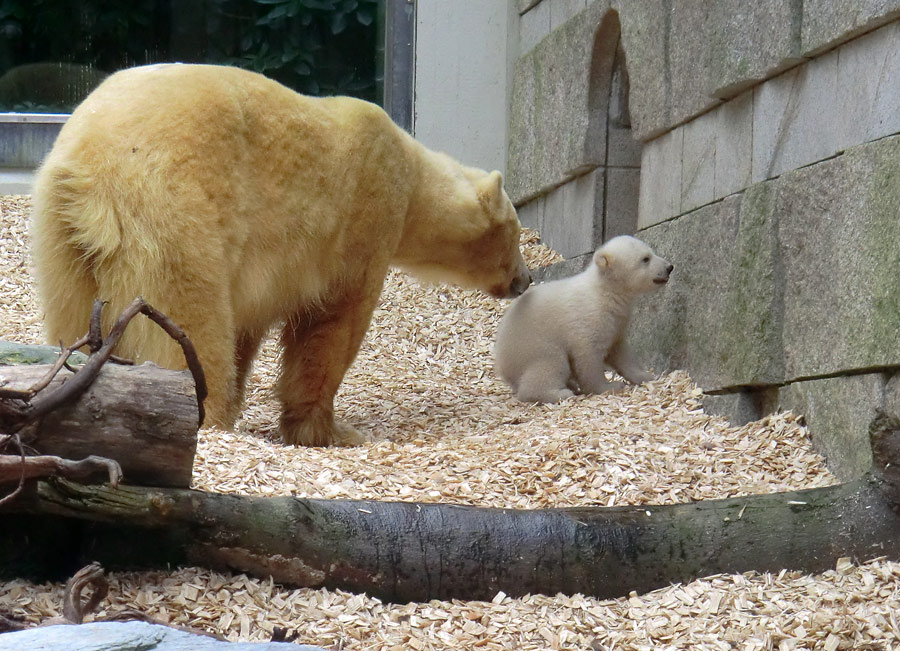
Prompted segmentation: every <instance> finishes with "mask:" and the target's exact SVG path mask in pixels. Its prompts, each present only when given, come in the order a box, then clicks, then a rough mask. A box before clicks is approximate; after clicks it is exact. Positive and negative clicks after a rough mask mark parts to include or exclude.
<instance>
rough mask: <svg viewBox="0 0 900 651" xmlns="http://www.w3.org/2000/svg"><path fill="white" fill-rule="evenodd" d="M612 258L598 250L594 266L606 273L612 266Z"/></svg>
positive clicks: (595, 254)
mask: <svg viewBox="0 0 900 651" xmlns="http://www.w3.org/2000/svg"><path fill="white" fill-rule="evenodd" d="M612 263H613V261H612V256H611V255H610V254H609V253H607V252H605V251H604V250H603V249H597V251H596V252H595V253H594V264H595V265H597V266H598V267H600V270H601V271H605V270H606V269H609V268H610V267H611V266H612Z"/></svg>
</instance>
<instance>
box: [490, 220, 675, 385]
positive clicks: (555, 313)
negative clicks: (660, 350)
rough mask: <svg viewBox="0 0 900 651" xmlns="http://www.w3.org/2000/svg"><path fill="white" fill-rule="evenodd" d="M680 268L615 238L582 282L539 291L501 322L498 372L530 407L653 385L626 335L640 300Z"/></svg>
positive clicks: (496, 346)
mask: <svg viewBox="0 0 900 651" xmlns="http://www.w3.org/2000/svg"><path fill="white" fill-rule="evenodd" d="M672 269H673V266H672V265H671V264H670V263H669V262H668V261H666V260H664V259H663V258H660V257H659V256H657V255H655V254H654V253H653V251H652V250H650V247H649V246H647V245H646V244H645V243H644V242H641V241H640V240H638V239H637V238H634V237H630V236H627V235H622V236H619V237H614V238H612V239H611V240H609V241H608V242H606V244H604V245H603V246H602V247H600V248H599V249H597V251H596V252H595V253H594V256H593V259H592V261H591V264H590V265H588V268H587V269H585V270H584V271H582V272H581V273H580V274H577V275H575V276H571V277H569V278H563V279H560V280H554V281H550V282H547V283H543V284H541V285H536V286H534V287H531V289H529V290H528V291H526V292H525V293H524V294H523V295H522V296H520V297H519V298H517V299H516V300H515V301H514V302H513V303H512V305H510V307H509V309H508V310H507V311H506V313H505V314H504V315H503V318H502V319H501V320H500V325H499V327H498V331H497V340H496V342H495V344H494V359H495V367H496V371H497V373H498V374H499V376H500V377H501V378H502V379H503V380H504V381H505V382H506V383H507V384H509V385H510V386H511V387H512V390H513V393H514V394H515V396H516V398H518V399H519V400H521V401H523V402H557V401H559V400H562V399H564V398H568V397H569V396H572V395H573V394H574V393H602V392H604V391H610V390H615V389H618V388H620V387H621V386H622V384H621V383H619V382H610V381H609V380H607V379H606V376H605V371H606V370H607V369H608V368H610V367H611V368H613V369H615V370H616V371H617V372H618V373H619V375H621V376H622V377H624V378H625V379H626V380H628V381H629V382H631V383H634V384H640V383H641V382H646V381H649V380H652V379H653V375H651V374H650V373H648V372H647V371H644V370H643V369H641V367H640V366H639V365H638V364H637V363H636V362H635V361H634V359H633V357H632V354H631V351H630V350H629V348H628V346H627V344H626V343H625V330H626V327H627V325H628V319H629V316H630V314H631V304H632V302H633V300H634V298H635V297H636V296H638V295H639V294H644V293H647V292H650V291H653V290H654V289H658V288H660V287H661V286H663V285H665V284H666V282H668V280H669V274H670V273H671V272H672Z"/></svg>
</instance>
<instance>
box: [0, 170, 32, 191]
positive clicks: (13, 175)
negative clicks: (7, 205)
mask: <svg viewBox="0 0 900 651" xmlns="http://www.w3.org/2000/svg"><path fill="white" fill-rule="evenodd" d="M33 185H34V171H33V170H31V169H14V168H13V169H11V168H3V167H0V194H31V190H32V187H33Z"/></svg>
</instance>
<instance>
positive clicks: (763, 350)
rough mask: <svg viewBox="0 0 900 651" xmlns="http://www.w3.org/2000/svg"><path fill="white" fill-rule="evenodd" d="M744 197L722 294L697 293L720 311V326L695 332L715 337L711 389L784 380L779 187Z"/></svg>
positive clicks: (708, 385)
mask: <svg viewBox="0 0 900 651" xmlns="http://www.w3.org/2000/svg"><path fill="white" fill-rule="evenodd" d="M739 201H740V213H739V223H738V231H737V239H736V242H735V246H734V248H733V250H732V251H730V255H731V256H732V257H731V259H730V260H727V261H725V263H724V264H723V266H722V267H721V268H720V270H719V271H718V273H720V274H722V275H723V276H724V286H723V287H722V289H721V293H722V294H721V296H720V297H717V298H713V297H710V296H708V295H707V296H701V297H699V298H698V299H697V300H701V301H703V300H705V301H710V300H711V301H713V303H714V305H716V308H715V309H716V310H717V311H719V310H720V311H721V312H720V314H721V322H720V324H719V329H718V331H716V332H710V331H705V332H704V331H700V332H699V334H698V335H695V336H700V337H703V335H704V334H706V336H712V337H714V338H715V343H714V344H713V348H714V350H715V352H716V361H715V364H716V368H715V369H710V370H709V371H708V372H707V374H706V376H704V382H703V385H704V386H705V388H708V389H710V390H715V389H722V388H728V387H735V386H739V387H744V386H759V385H770V384H780V383H781V382H783V380H784V356H783V343H782V328H783V323H784V288H783V282H782V265H781V259H780V251H779V248H778V233H777V228H778V226H777V222H776V221H775V220H774V219H773V217H772V215H773V212H774V204H775V201H776V187H775V186H774V184H772V183H763V184H759V185H755V186H751V187H750V188H748V189H747V190H746V191H745V192H744V194H743V196H741V197H740V199H739ZM704 273H717V272H716V271H715V270H710V271H708V272H704Z"/></svg>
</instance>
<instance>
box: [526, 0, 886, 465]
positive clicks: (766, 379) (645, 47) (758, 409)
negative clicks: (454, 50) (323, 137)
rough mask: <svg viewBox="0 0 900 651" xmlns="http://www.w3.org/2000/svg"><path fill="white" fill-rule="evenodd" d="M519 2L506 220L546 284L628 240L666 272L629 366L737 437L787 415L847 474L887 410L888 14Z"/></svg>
mask: <svg viewBox="0 0 900 651" xmlns="http://www.w3.org/2000/svg"><path fill="white" fill-rule="evenodd" d="M519 8H520V10H521V11H524V13H523V15H522V23H521V29H522V34H523V37H522V39H521V43H522V48H523V51H522V53H521V56H520V59H519V63H518V65H517V68H516V75H515V80H514V97H515V98H516V100H518V101H519V102H521V103H522V105H521V106H517V105H516V102H515V101H514V104H513V106H512V107H511V112H510V124H511V134H512V142H511V146H510V171H509V174H510V179H509V182H510V185H511V187H512V188H513V189H514V192H513V193H512V196H513V199H514V201H516V203H517V204H518V206H519V208H520V214H521V215H522V217H523V223H526V224H529V225H534V226H536V227H538V228H540V229H541V231H542V235H543V236H544V238H545V240H546V241H548V243H549V244H551V245H552V246H555V247H557V248H560V250H562V251H563V253H564V254H565V255H566V256H567V257H570V258H573V259H572V260H571V261H570V262H569V263H568V266H566V267H563V268H562V269H563V270H564V273H568V272H571V271H573V270H575V269H577V268H579V267H580V266H581V265H582V264H583V262H584V255H585V254H586V253H587V252H589V251H590V250H592V249H593V248H594V247H595V246H596V245H597V244H599V243H600V242H601V241H602V240H603V239H606V237H608V236H609V235H611V234H617V233H618V232H637V233H638V235H639V236H640V237H641V238H642V239H644V240H646V241H647V242H649V243H650V244H651V245H652V246H654V248H656V249H657V251H658V252H659V253H660V254H661V255H664V256H666V257H667V258H669V259H670V260H671V261H672V262H673V263H674V264H675V273H674V275H673V280H672V282H671V283H670V284H669V286H668V287H667V288H666V289H665V290H664V291H663V292H661V293H658V294H655V295H654V296H653V297H652V298H650V297H648V299H647V300H645V301H643V302H642V303H641V305H640V306H639V308H638V309H637V310H636V313H635V316H634V321H633V325H634V332H633V338H632V339H633V341H632V344H633V345H634V346H635V348H636V349H637V350H638V351H639V353H640V355H641V356H642V357H644V358H645V359H646V360H647V361H648V362H650V363H651V364H652V366H654V368H655V369H656V370H657V371H664V370H669V369H674V368H683V369H686V370H688V371H689V372H690V373H691V375H692V376H693V377H694V378H695V380H696V381H697V382H698V383H699V384H700V385H701V386H702V388H703V389H704V391H705V392H706V393H707V399H706V404H707V408H708V409H710V410H713V411H716V412H719V413H723V414H725V415H727V416H729V417H730V418H732V420H734V421H735V422H746V421H747V420H752V419H756V418H759V417H761V416H762V415H764V414H766V413H770V412H771V411H773V410H776V409H793V410H794V411H796V412H798V413H801V414H803V415H804V416H805V418H806V420H807V422H808V424H809V426H810V431H811V435H812V437H813V441H814V443H815V445H816V446H817V448H818V449H819V450H820V451H821V452H822V453H823V454H825V455H826V457H827V459H828V461H829V464H830V466H831V467H832V469H833V470H834V471H835V472H836V473H837V474H838V475H839V476H841V477H843V478H848V477H852V476H855V475H858V474H860V473H862V472H865V471H866V470H867V469H868V467H869V465H870V464H871V450H870V449H869V444H868V428H869V424H870V423H871V421H872V420H873V418H874V417H875V415H876V413H877V412H878V410H888V411H893V412H898V410H900V399H898V398H897V397H896V396H897V395H900V389H898V386H900V111H898V110H897V107H898V106H900V21H898V20H897V19H898V17H900V0H871V1H869V0H861V1H852V0H827V1H826V0H822V1H821V2H820V1H818V0H803V1H802V2H801V1H800V0H760V1H759V2H753V3H746V2H742V1H741V0H719V1H717V2H708V1H707V0H677V1H676V0H629V1H627V2H626V0H618V1H617V0H598V1H596V2H590V1H588V2H584V3H581V2H570V1H565V0H543V2H537V3H535V2H534V1H533V0H519ZM533 12H543V13H533ZM544 14H546V16H545V17H542V16H544ZM553 15H556V16H557V17H560V16H566V19H565V20H564V21H562V22H561V23H559V24H555V23H554V21H552V20H551V18H552V16H553ZM528 30H530V31H528ZM542 30H543V31H542ZM526 31H528V38H525V32H526ZM602 39H609V40H612V39H615V40H616V46H615V47H616V50H615V52H616V54H615V55H614V56H613V57H612V58H611V60H610V57H609V52H610V51H611V49H612V45H611V43H606V44H605V45H604V44H603V43H601V42H600V41H601V40H602ZM604 57H605V58H604ZM607 69H608V70H609V72H608V73H606V72H604V71H605V70H607ZM614 70H616V71H617V72H615V73H614V72H613V71H614ZM536 71H539V72H536ZM616 76H618V77H619V78H626V79H627V83H628V87H629V91H628V93H627V95H625V96H624V99H623V96H622V94H621V93H620V95H619V96H618V97H617V96H616V94H615V92H616V89H615V84H614V81H613V80H614V79H615V78H616ZM603 84H606V90H603V89H601V88H600V86H602V85H603ZM604 92H605V93H606V94H607V97H610V98H617V99H612V100H607V102H606V103H605V104H603V103H602V102H601V103H598V102H597V100H596V98H597V97H602V96H603V94H604ZM598 107H600V109H602V110H598ZM623 107H624V109H623ZM615 110H618V114H617V115H618V116H619V117H612V116H614V115H616V114H615V113H614V111H615ZM623 115H625V116H626V117H624V118H623V117H622V116H623ZM604 122H605V123H606V125H607V126H606V129H605V130H604V129H603V128H602V127H598V126H597V125H598V124H600V125H602V124H603V123H604ZM609 125H615V126H617V127H620V130H619V133H618V136H623V135H626V136H627V138H621V137H619V138H617V139H614V138H613V137H612V135H611V134H612V132H613V129H611V128H610V126H609ZM626 127H627V130H626ZM601 131H605V133H604V134H603V135H602V137H598V135H597V134H598V133H599V132H601ZM550 134H552V137H548V135H550ZM564 142H565V143H567V145H566V146H562V145H563V143H564ZM623 143H627V144H624V145H623ZM548 147H549V150H548V149H547V148H548ZM604 151H605V154H604ZM638 152H639V156H640V165H639V166H638V167H635V168H629V167H627V166H623V168H624V169H633V170H634V172H635V173H636V174H635V178H636V179H639V181H638V182H637V184H636V185H633V186H632V189H633V188H635V187H636V188H639V189H638V190H637V192H636V193H634V192H633V191H632V194H629V191H628V190H622V189H618V190H614V189H613V187H614V186H613V183H611V182H610V179H612V178H613V177H614V176H615V174H616V173H617V172H618V170H617V169H616V168H615V167H614V166H611V165H610V161H613V160H618V159H619V157H620V153H621V158H622V159H627V158H628V156H634V155H636V154H637V153H638ZM542 161H552V162H551V164H549V165H544V164H543V163H542ZM563 161H564V162H563ZM586 170H587V171H586ZM600 179H602V182H601V181H600ZM620 187H621V186H620ZM611 196H612V197H613V199H614V200H613V201H611V200H610V198H611ZM615 202H618V205H615ZM623 204H624V205H626V206H633V208H628V207H626V208H625V209H624V210H623V209H622V208H621V205H623ZM622 215H628V217H627V219H625V220H623V219H622ZM616 220H619V222H618V223H619V224H620V226H619V227H616V226H613V224H615V223H616ZM628 220H631V221H630V222H628V226H626V227H621V223H622V221H626V222H627V221H628ZM617 228H618V229H619V230H617ZM553 273H554V272H551V274H553Z"/></svg>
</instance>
